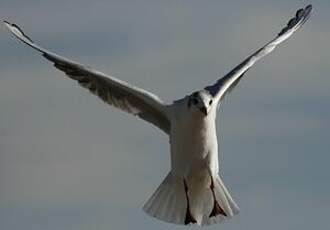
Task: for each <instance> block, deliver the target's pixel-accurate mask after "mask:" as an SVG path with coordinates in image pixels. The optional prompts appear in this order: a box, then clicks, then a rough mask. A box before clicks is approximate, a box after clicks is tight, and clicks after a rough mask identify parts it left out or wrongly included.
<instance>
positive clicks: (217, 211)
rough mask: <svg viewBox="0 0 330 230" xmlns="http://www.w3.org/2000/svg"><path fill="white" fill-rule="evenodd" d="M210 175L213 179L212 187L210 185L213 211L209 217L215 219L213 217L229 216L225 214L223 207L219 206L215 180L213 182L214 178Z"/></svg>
mask: <svg viewBox="0 0 330 230" xmlns="http://www.w3.org/2000/svg"><path fill="white" fill-rule="evenodd" d="M209 173H210V177H211V185H210V189H211V191H212V196H213V209H212V211H211V213H210V215H209V217H213V216H217V215H220V214H221V215H223V216H227V214H226V213H225V211H224V210H223V209H222V208H221V206H220V205H219V203H218V201H217V199H216V197H215V193H214V180H213V176H212V174H211V172H209Z"/></svg>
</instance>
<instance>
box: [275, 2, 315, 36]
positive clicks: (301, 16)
mask: <svg viewBox="0 0 330 230" xmlns="http://www.w3.org/2000/svg"><path fill="white" fill-rule="evenodd" d="M312 9H313V7H312V5H311V4H309V5H308V6H306V7H305V8H301V9H299V10H297V12H296V15H295V17H294V18H292V19H290V21H289V22H288V24H287V26H286V27H285V28H283V29H282V30H281V32H279V33H278V36H281V35H283V34H284V33H286V32H287V31H288V30H290V29H292V28H293V27H294V26H296V25H298V24H300V26H301V25H302V24H304V23H305V22H306V21H307V20H308V19H309V17H310V13H311V11H312Z"/></svg>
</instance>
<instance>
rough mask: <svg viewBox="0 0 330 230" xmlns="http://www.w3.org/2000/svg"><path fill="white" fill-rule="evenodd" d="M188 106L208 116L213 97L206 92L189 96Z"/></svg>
mask: <svg viewBox="0 0 330 230" xmlns="http://www.w3.org/2000/svg"><path fill="white" fill-rule="evenodd" d="M187 103H188V104H187V106H188V108H189V109H190V110H194V111H198V112H199V113H202V114H203V115H204V116H207V115H208V113H209V112H210V110H211V108H212V103H213V97H212V96H211V95H210V94H209V93H208V92H207V91H205V90H201V91H197V92H194V93H192V94H191V95H189V96H188V102H187Z"/></svg>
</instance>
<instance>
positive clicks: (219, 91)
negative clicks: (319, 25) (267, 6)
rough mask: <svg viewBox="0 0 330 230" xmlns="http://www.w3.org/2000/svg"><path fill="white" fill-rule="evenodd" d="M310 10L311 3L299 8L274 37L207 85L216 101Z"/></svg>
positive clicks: (307, 14) (306, 18)
mask: <svg viewBox="0 0 330 230" xmlns="http://www.w3.org/2000/svg"><path fill="white" fill-rule="evenodd" d="M311 11H312V5H308V6H306V7H305V8H304V9H299V10H298V11H297V12H296V15H295V17H294V18H292V19H291V20H290V21H289V22H288V23H287V26H286V27H284V28H283V29H282V30H281V32H280V33H278V35H277V37H276V38H275V39H273V40H272V41H270V42H269V43H267V44H266V45H265V46H263V47H262V48H261V49H259V50H258V51H256V52H255V53H253V54H252V55H251V56H249V57H248V58H247V59H245V60H244V61H243V62H242V63H241V64H239V65H238V66H236V67H235V68H234V69H233V70H232V71H230V72H229V73H228V74H227V75H225V76H224V77H223V78H221V79H219V80H218V81H217V82H216V83H215V84H213V85H210V86H207V87H205V89H206V90H207V91H209V93H210V94H211V95H212V96H213V97H214V98H215V99H216V100H217V102H219V101H220V100H221V99H223V98H224V96H225V95H226V94H227V93H228V92H230V91H231V90H232V89H233V88H234V87H235V86H236V85H237V84H238V82H239V81H240V80H241V79H242V77H243V75H244V73H245V72H246V71H247V70H248V69H249V68H250V67H251V66H252V65H254V63H255V62H257V61H258V60H260V59H261V58H263V57H264V56H266V55H267V54H269V53H270V52H272V51H273V50H274V48H275V47H276V46H277V45H278V44H280V43H282V42H283V41H285V40H286V39H288V38H289V37H290V36H291V35H292V34H293V33H294V32H295V31H297V30H298V29H299V28H300V27H301V26H302V25H303V24H304V23H305V22H306V21H307V20H308V18H309V17H310V14H311Z"/></svg>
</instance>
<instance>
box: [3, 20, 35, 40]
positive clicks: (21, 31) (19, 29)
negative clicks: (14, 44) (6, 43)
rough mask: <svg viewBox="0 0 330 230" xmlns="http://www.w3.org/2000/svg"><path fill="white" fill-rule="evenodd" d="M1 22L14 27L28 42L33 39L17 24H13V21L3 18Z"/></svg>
mask: <svg viewBox="0 0 330 230" xmlns="http://www.w3.org/2000/svg"><path fill="white" fill-rule="evenodd" d="M3 22H4V23H6V24H8V25H9V26H12V27H15V28H16V29H17V30H18V31H19V32H20V33H21V34H22V35H23V36H24V37H25V38H26V39H28V40H29V41H30V42H32V43H33V40H32V39H31V38H30V37H29V36H27V35H26V34H25V33H24V32H23V30H22V29H21V28H20V27H19V26H18V25H16V24H14V23H10V22H8V21H6V20H3Z"/></svg>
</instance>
